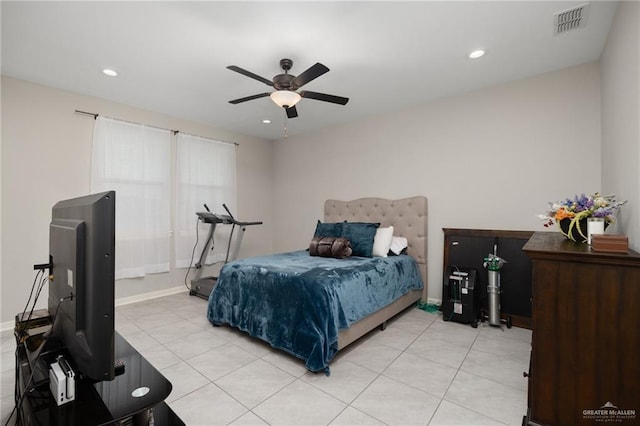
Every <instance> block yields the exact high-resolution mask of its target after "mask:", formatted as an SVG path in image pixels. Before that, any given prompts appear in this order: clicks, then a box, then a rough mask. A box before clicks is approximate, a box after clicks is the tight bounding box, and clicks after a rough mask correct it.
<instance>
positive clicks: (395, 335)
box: [369, 328, 418, 351]
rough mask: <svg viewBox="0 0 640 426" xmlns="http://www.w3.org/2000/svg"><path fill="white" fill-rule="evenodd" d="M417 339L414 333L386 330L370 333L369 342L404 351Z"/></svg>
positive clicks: (395, 329)
mask: <svg viewBox="0 0 640 426" xmlns="http://www.w3.org/2000/svg"><path fill="white" fill-rule="evenodd" d="M417 337H418V335H417V334H415V333H407V332H405V331H403V330H401V329H399V328H387V329H386V330H376V331H374V332H372V333H371V335H370V336H369V340H371V341H373V342H375V343H377V344H379V345H385V346H389V347H390V348H394V349H398V350H400V351H403V350H405V349H406V348H407V347H408V346H409V345H410V344H411V343H413V341H414V340H415V339H416V338H417Z"/></svg>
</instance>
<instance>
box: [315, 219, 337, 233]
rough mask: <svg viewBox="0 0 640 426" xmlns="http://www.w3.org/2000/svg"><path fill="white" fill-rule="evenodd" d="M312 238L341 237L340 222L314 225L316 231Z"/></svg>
mask: <svg viewBox="0 0 640 426" xmlns="http://www.w3.org/2000/svg"><path fill="white" fill-rule="evenodd" d="M313 236H314V237H341V236H342V222H337V223H322V222H320V221H318V224H317V225H316V231H315V232H314V234H313Z"/></svg>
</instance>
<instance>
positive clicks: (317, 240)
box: [309, 237, 351, 259]
mask: <svg viewBox="0 0 640 426" xmlns="http://www.w3.org/2000/svg"><path fill="white" fill-rule="evenodd" d="M309 254H310V255H311V256H322V257H335V258H336V259H342V258H345V257H349V256H351V243H350V242H349V240H348V239H346V238H344V237H314V238H313V239H312V240H311V244H309Z"/></svg>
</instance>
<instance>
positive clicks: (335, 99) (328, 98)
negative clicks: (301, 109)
mask: <svg viewBox="0 0 640 426" xmlns="http://www.w3.org/2000/svg"><path fill="white" fill-rule="evenodd" d="M300 96H302V97H303V98H309V99H315V100H317V101H324V102H331V103H333V104H340V105H346V104H347V102H349V98H343V97H342V96H334V95H327V94H326V93H318V92H310V91H308V90H305V91H302V92H300Z"/></svg>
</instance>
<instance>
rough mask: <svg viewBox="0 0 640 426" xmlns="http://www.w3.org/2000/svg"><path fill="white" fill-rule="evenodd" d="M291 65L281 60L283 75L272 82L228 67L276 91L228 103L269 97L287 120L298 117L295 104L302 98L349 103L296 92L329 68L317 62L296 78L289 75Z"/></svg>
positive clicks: (240, 69)
mask: <svg viewBox="0 0 640 426" xmlns="http://www.w3.org/2000/svg"><path fill="white" fill-rule="evenodd" d="M292 65H293V61H292V60H291V59H281V60H280V68H282V70H283V71H284V73H282V74H278V75H276V76H275V77H273V80H272V81H270V80H267V79H266V78H264V77H260V76H259V75H257V74H254V73H252V72H250V71H247V70H245V69H242V68H240V67H238V66H236V65H229V66H228V67H227V69H230V70H231V71H235V72H238V73H240V74H242V75H244V76H247V77H250V78H253V79H254V80H258V81H260V82H262V83H264V84H266V85H267V86H271V87H273V88H274V89H276V91H275V92H265V93H259V94H257V95H251V96H246V97H244V98H238V99H234V100H231V101H229V103H231V104H239V103H241V102H246V101H251V100H254V99H258V98H264V97H266V96H270V97H271V99H272V100H273V102H275V103H276V104H277V105H278V106H280V107H282V108H284V109H285V111H286V112H287V117H288V118H295V117H297V116H298V111H297V110H296V104H297V103H298V101H300V99H302V98H309V99H315V100H317V101H324V102H331V103H334V104H340V105H346V103H347V102H349V98H343V97H342V96H334V95H327V94H326V93H318V92H310V91H308V90H303V91H301V92H297V90H298V89H299V88H301V87H302V86H304V85H305V84H307V83H309V82H310V81H312V80H315V79H316V78H318V77H320V76H321V75H322V74H324V73H326V72H328V71H329V68H327V67H326V66H324V65H322V64H321V63H320V62H317V63H316V64H315V65H313V66H311V67H310V68H309V69H307V70H306V71H304V72H303V73H302V74H300V75H299V76H297V77H296V76H295V75H291V74H289V70H290V69H291V66H292Z"/></svg>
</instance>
